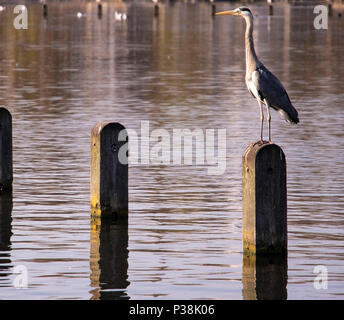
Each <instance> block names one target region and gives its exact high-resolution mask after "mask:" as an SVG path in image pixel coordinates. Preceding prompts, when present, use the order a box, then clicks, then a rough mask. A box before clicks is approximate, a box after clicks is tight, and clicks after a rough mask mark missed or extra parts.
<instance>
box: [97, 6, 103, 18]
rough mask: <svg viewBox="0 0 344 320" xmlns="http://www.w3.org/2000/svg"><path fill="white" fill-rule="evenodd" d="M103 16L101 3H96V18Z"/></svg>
mask: <svg viewBox="0 0 344 320" xmlns="http://www.w3.org/2000/svg"><path fill="white" fill-rule="evenodd" d="M102 16H103V6H102V4H101V3H99V4H98V18H99V19H101V18H102Z"/></svg>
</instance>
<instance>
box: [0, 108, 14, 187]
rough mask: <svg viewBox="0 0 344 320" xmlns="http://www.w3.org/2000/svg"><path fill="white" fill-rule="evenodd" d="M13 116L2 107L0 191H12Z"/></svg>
mask: <svg viewBox="0 0 344 320" xmlns="http://www.w3.org/2000/svg"><path fill="white" fill-rule="evenodd" d="M12 182H13V165H12V116H11V114H10V112H9V111H8V110H7V109H5V108H0V193H3V192H12Z"/></svg>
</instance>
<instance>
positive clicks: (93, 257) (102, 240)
mask: <svg viewBox="0 0 344 320" xmlns="http://www.w3.org/2000/svg"><path fill="white" fill-rule="evenodd" d="M90 269H91V274H90V279H91V287H92V288H93V289H92V290H91V291H90V293H91V294H92V297H91V299H92V300H128V299H129V296H128V295H127V294H126V288H127V287H128V285H129V281H128V222H127V220H124V221H111V220H104V219H103V220H101V219H100V218H93V217H92V218H91V254H90Z"/></svg>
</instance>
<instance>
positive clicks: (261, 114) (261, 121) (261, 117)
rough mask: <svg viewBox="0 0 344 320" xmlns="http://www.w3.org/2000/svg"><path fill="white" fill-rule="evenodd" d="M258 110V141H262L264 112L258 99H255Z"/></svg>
mask: <svg viewBox="0 0 344 320" xmlns="http://www.w3.org/2000/svg"><path fill="white" fill-rule="evenodd" d="M257 101H258V104H259V109H260V141H263V126H264V112H263V106H262V103H261V102H260V100H259V99H257Z"/></svg>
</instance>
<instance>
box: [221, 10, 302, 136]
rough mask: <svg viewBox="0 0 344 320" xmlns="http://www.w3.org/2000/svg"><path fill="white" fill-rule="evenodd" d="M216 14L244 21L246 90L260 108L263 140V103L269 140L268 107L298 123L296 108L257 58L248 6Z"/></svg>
mask: <svg viewBox="0 0 344 320" xmlns="http://www.w3.org/2000/svg"><path fill="white" fill-rule="evenodd" d="M216 15H233V16H240V17H242V18H244V19H245V21H246V33H245V48H246V76H245V82H246V86H247V88H248V91H249V92H250V93H251V94H252V95H253V97H254V98H256V99H257V101H258V104H259V108H260V121H261V122H260V140H261V141H263V126H264V111H263V106H262V104H265V106H266V111H267V120H268V128H269V141H271V115H270V108H273V109H275V110H276V111H278V112H279V113H280V115H281V117H282V118H283V119H284V120H286V121H287V122H289V123H294V124H296V123H298V122H299V117H298V113H297V111H296V109H295V108H294V107H293V105H292V103H291V102H290V99H289V96H288V94H287V92H286V90H285V89H284V87H283V85H282V83H281V82H280V81H279V80H278V78H277V77H276V76H275V75H273V74H272V73H271V72H270V71H269V70H268V69H267V68H266V67H265V66H264V65H263V64H262V63H261V62H260V60H259V59H258V57H257V55H256V52H255V50H254V43H253V35H252V34H253V15H252V12H251V10H250V9H249V8H247V7H240V8H237V9H235V10H231V11H223V12H218V13H216Z"/></svg>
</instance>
